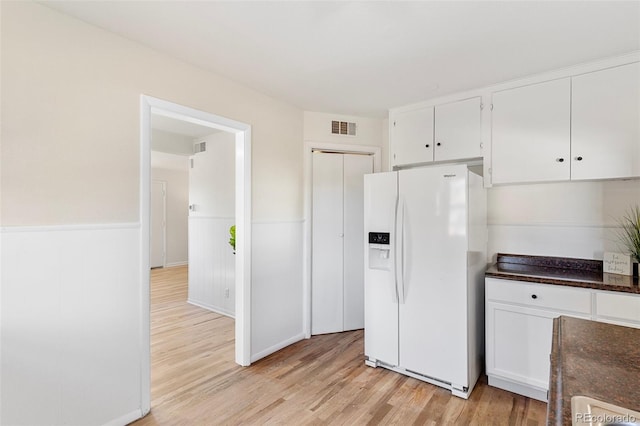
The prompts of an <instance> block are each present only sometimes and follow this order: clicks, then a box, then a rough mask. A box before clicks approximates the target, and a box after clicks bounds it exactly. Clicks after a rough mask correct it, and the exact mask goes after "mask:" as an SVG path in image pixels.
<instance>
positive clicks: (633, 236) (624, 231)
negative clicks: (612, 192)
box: [618, 205, 640, 276]
mask: <svg viewBox="0 0 640 426" xmlns="http://www.w3.org/2000/svg"><path fill="white" fill-rule="evenodd" d="M618 224H619V225H620V228H621V229H620V231H619V232H618V237H619V238H620V241H621V243H622V245H623V246H624V248H625V249H626V250H627V252H629V254H630V255H631V256H632V257H633V260H634V264H633V275H634V276H638V263H640V206H637V205H636V206H634V207H631V208H630V209H629V211H628V212H627V213H626V214H625V215H624V216H623V217H622V219H620V220H619V221H618Z"/></svg>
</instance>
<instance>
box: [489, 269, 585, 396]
mask: <svg viewBox="0 0 640 426" xmlns="http://www.w3.org/2000/svg"><path fill="white" fill-rule="evenodd" d="M485 294H486V356H487V360H486V363H487V376H488V378H489V384H490V385H491V386H495V387H499V388H502V389H505V390H508V391H511V392H515V393H518V394H521V395H525V396H528V397H530V398H535V399H538V400H541V401H546V400H547V390H548V389H549V368H550V361H549V355H550V354H551V341H552V334H553V319H554V318H557V317H559V316H560V315H565V316H572V317H577V318H585V319H590V318H591V305H592V303H591V298H592V296H591V291H590V290H586V289H580V288H573V287H561V286H554V285H548V284H532V283H524V282H518V281H510V280H503V279H493V278H487V279H486V288H485Z"/></svg>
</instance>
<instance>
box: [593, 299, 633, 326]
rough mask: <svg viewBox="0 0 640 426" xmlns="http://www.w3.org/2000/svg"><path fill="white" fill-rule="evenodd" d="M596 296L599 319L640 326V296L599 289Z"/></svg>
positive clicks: (597, 318)
mask: <svg viewBox="0 0 640 426" xmlns="http://www.w3.org/2000/svg"><path fill="white" fill-rule="evenodd" d="M595 298H596V303H595V306H596V312H595V315H596V320H597V321H601V322H608V323H611V324H618V325H624V326H627V327H634V328H640V296H637V295H633V294H617V293H611V292H605V291H598V292H596V294H595Z"/></svg>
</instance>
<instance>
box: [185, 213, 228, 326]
mask: <svg viewBox="0 0 640 426" xmlns="http://www.w3.org/2000/svg"><path fill="white" fill-rule="evenodd" d="M234 223H235V219H234V218H225V217H223V218H220V217H204V216H195V217H190V218H189V303H192V304H194V305H197V306H200V307H202V308H206V309H209V310H212V311H214V312H218V313H220V314H223V315H227V316H230V317H233V316H234V313H235V285H236V284H235V281H236V280H235V255H234V254H233V248H232V247H231V246H230V245H229V237H230V235H229V228H230V227H231V226H232V225H233V224H234Z"/></svg>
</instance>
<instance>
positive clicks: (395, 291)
mask: <svg viewBox="0 0 640 426" xmlns="http://www.w3.org/2000/svg"><path fill="white" fill-rule="evenodd" d="M399 202H400V200H399V197H397V196H396V202H395V206H394V210H393V234H392V235H393V289H392V290H393V296H392V301H393V303H398V260H399V255H398V247H399V246H398V244H399V241H398V231H399V226H398V208H399Z"/></svg>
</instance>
